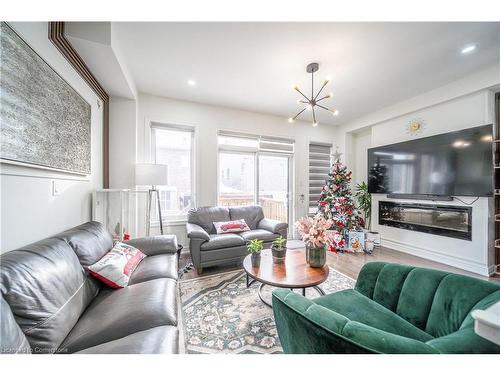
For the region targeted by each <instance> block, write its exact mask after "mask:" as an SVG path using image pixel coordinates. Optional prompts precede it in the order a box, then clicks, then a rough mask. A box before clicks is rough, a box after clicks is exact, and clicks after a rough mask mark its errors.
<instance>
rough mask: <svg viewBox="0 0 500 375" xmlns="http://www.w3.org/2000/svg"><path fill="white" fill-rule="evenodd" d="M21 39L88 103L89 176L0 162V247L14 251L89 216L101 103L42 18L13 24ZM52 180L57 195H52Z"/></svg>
mask: <svg viewBox="0 0 500 375" xmlns="http://www.w3.org/2000/svg"><path fill="white" fill-rule="evenodd" d="M10 24H11V26H12V27H13V28H14V29H15V30H16V31H17V32H18V33H19V34H20V35H21V37H22V38H23V39H25V41H26V42H27V43H28V44H29V45H30V46H31V47H32V48H33V49H34V50H35V51H36V52H37V53H38V54H39V55H40V56H41V57H42V58H43V59H44V60H45V61H46V62H47V63H48V64H49V65H50V66H51V67H52V68H54V69H55V70H56V71H57V72H58V73H59V74H60V75H61V76H62V77H63V78H64V79H65V80H66V81H67V82H68V83H69V84H70V85H71V86H72V87H73V88H74V89H75V90H76V91H78V93H79V94H80V95H81V96H82V97H83V98H84V99H85V100H86V101H87V102H89V103H90V104H91V106H92V118H91V121H92V125H91V135H92V143H91V147H92V153H91V155H92V164H91V171H92V173H91V175H89V176H88V177H80V176H76V175H71V174H67V173H59V172H47V171H44V170H41V169H35V168H27V167H19V166H12V165H7V164H1V173H0V177H1V235H0V237H1V251H2V252H6V251H9V250H13V249H16V248H18V247H20V246H23V245H26V244H29V243H31V242H34V241H37V240H41V239H43V238H45V237H47V236H50V235H53V234H56V233H58V232H60V231H62V230H65V229H68V228H71V227H73V226H75V225H78V224H81V223H83V222H86V221H88V220H90V218H91V192H92V190H94V189H96V188H101V187H102V106H101V108H98V105H97V96H96V95H95V94H94V93H93V92H92V90H91V89H90V88H89V87H88V86H87V84H86V83H85V82H84V81H83V80H82V78H81V77H80V76H79V75H78V73H76V72H75V71H74V70H73V68H72V67H71V66H70V65H69V63H68V62H67V61H66V60H65V58H64V57H63V56H62V55H61V54H60V52H59V51H58V50H57V49H56V48H55V47H54V46H53V45H52V43H51V42H50V41H49V39H48V37H47V35H48V29H47V28H48V25H47V22H30V23H25V22H12V23H10ZM53 181H56V183H57V184H58V187H59V189H60V192H61V194H60V195H59V196H53V195H52V183H53Z"/></svg>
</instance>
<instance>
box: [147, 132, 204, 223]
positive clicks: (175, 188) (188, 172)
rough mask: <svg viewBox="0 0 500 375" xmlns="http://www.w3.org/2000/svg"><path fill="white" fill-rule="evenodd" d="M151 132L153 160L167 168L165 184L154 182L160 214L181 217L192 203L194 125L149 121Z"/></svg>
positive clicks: (167, 217) (168, 218) (166, 217)
mask: <svg viewBox="0 0 500 375" xmlns="http://www.w3.org/2000/svg"><path fill="white" fill-rule="evenodd" d="M151 132H152V134H151V135H152V150H153V160H154V162H155V163H157V164H166V165H167V168H168V185H166V186H158V189H159V190H160V204H161V210H162V215H163V217H164V218H165V220H166V221H172V220H183V219H185V218H186V214H187V212H188V211H189V209H191V208H192V207H193V206H194V203H195V202H194V199H195V198H194V197H195V196H194V129H193V128H191V127H181V126H173V125H172V126H170V125H163V124H156V123H153V124H152V125H151ZM153 207H154V208H153V209H154V210H155V211H156V206H155V205H153ZM152 215H153V216H152V217H154V218H157V217H158V216H157V213H156V212H153V213H152Z"/></svg>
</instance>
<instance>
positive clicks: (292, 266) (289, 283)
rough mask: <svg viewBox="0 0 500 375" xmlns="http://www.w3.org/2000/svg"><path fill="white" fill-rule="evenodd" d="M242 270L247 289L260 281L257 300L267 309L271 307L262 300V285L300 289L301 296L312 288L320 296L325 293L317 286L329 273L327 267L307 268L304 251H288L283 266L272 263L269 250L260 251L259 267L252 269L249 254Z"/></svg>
mask: <svg viewBox="0 0 500 375" xmlns="http://www.w3.org/2000/svg"><path fill="white" fill-rule="evenodd" d="M243 268H244V269H245V272H246V274H247V288H248V287H250V285H252V284H253V283H254V282H255V281H260V283H261V285H260V287H259V298H260V299H261V301H262V302H264V303H265V304H266V305H267V306H269V307H272V305H271V304H270V303H269V302H267V301H266V300H264V298H262V288H263V287H264V285H272V286H276V287H280V288H288V289H291V290H293V289H302V295H303V296H305V294H306V288H314V289H316V290H317V291H318V293H319V294H320V295H324V294H325V292H324V291H323V289H321V288H320V287H319V286H318V285H319V284H321V283H322V282H324V281H325V280H326V279H327V277H328V273H329V268H328V266H327V265H324V266H323V267H321V268H312V267H309V265H308V264H307V263H306V251H305V249H293V250H292V249H288V250H287V252H286V260H285V262H284V263H283V264H274V263H273V257H272V254H271V250H270V249H266V250H262V252H261V260H260V267H252V260H251V255H250V254H249V255H247V256H246V257H245V259H244V260H243Z"/></svg>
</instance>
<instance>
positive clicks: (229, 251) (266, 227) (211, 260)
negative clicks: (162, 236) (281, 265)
mask: <svg viewBox="0 0 500 375" xmlns="http://www.w3.org/2000/svg"><path fill="white" fill-rule="evenodd" d="M239 219H245V222H246V223H247V225H248V226H249V227H250V229H251V230H249V231H246V232H241V233H225V234H217V232H216V230H215V227H214V224H213V223H214V222H218V221H229V220H239ZM187 221H188V222H187V224H186V231H187V236H188V238H189V250H190V252H191V258H192V259H193V264H194V266H195V267H196V270H197V272H198V274H201V273H202V272H203V267H209V266H215V265H220V264H224V263H236V262H238V261H241V260H242V259H243V258H244V257H245V256H246V255H247V254H248V250H247V247H246V243H247V242H248V241H250V240H253V239H255V238H258V239H260V240H264V245H265V246H266V247H269V246H270V244H271V242H272V241H273V240H274V239H276V238H278V237H279V236H283V237H285V238H286V236H287V229H288V224H287V223H283V222H280V221H277V220H271V219H266V218H264V213H263V211H262V207H260V206H235V207H200V208H195V209H191V210H190V211H189V213H188V220H187Z"/></svg>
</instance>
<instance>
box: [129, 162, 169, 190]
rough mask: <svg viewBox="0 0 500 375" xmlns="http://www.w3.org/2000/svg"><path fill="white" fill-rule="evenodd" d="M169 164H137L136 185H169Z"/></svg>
mask: <svg viewBox="0 0 500 375" xmlns="http://www.w3.org/2000/svg"><path fill="white" fill-rule="evenodd" d="M167 172H168V169H167V166H166V165H165V164H146V163H141V164H136V165H135V184H136V185H153V186H154V185H167V183H168V181H167Z"/></svg>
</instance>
